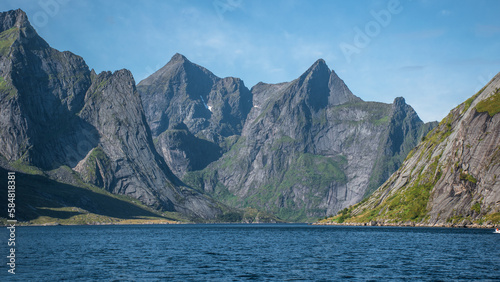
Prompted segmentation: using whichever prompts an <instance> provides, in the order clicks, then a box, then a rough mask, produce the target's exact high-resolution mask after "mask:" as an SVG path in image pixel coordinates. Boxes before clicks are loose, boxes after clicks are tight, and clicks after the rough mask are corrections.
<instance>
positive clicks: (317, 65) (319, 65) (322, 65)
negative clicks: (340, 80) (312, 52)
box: [304, 59, 331, 75]
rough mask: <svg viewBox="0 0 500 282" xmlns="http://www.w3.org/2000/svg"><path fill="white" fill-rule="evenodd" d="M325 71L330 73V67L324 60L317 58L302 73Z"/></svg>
mask: <svg viewBox="0 0 500 282" xmlns="http://www.w3.org/2000/svg"><path fill="white" fill-rule="evenodd" d="M318 72H325V73H328V75H330V72H331V71H330V68H328V65H327V64H326V62H325V60H323V59H318V60H317V61H316V62H314V64H313V65H312V66H311V67H310V68H309V69H308V70H307V71H306V72H305V73H304V75H309V74H312V73H318Z"/></svg>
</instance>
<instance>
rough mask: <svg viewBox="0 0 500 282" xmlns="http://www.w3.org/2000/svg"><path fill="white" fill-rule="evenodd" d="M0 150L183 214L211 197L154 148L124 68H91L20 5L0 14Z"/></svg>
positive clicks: (208, 206) (206, 209)
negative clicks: (44, 35)
mask: <svg viewBox="0 0 500 282" xmlns="http://www.w3.org/2000/svg"><path fill="white" fill-rule="evenodd" d="M0 24H1V28H2V30H0V46H1V53H0V75H1V78H0V79H1V81H0V101H1V103H0V107H1V108H0V128H1V129H0V130H1V132H0V136H1V138H0V147H1V148H0V154H1V155H2V156H3V157H4V158H5V159H6V160H7V161H8V162H9V163H10V165H12V166H14V167H16V166H17V167H22V166H23V165H24V166H26V165H29V166H33V167H38V168H39V169H41V170H42V171H44V174H45V175H47V176H53V177H56V176H57V175H60V174H61V172H58V171H60V170H61V169H62V168H63V167H69V168H71V169H73V170H74V171H75V172H78V174H79V177H80V178H81V179H83V180H84V181H85V182H87V183H89V184H93V185H96V186H99V187H102V188H104V189H106V190H108V191H110V192H113V193H116V194H125V195H129V196H132V197H134V198H137V199H139V200H141V201H142V202H144V203H145V204H147V205H149V206H153V207H157V208H160V209H163V210H168V211H179V212H182V213H184V214H186V215H189V216H196V217H202V218H214V217H215V216H217V215H218V214H220V210H219V209H218V208H217V207H216V206H217V204H216V203H215V202H213V201H212V200H209V199H208V198H207V197H205V196H203V195H201V194H200V193H197V192H195V191H194V190H192V189H190V188H187V187H184V186H183V184H182V182H181V181H180V180H178V179H177V178H176V177H175V176H174V175H173V174H172V172H171V171H170V170H169V168H168V166H167V165H166V164H165V162H164V160H163V159H162V158H161V157H160V156H159V155H158V154H157V152H156V150H155V148H154V144H153V139H152V136H151V132H150V130H149V127H148V125H147V122H146V117H145V115H144V111H143V108H142V104H141V101H140V97H139V95H138V93H137V91H136V87H135V82H134V79H133V77H132V75H131V73H130V72H129V71H127V70H120V71H117V72H114V73H111V72H103V73H101V74H99V75H96V74H95V73H94V72H93V71H90V70H89V68H88V66H87V65H86V64H85V62H84V61H83V59H82V58H80V57H78V56H76V55H74V54H72V53H70V52H59V51H57V50H55V49H53V48H50V46H49V45H48V44H47V43H46V42H45V41H44V40H43V39H41V38H40V37H39V36H38V35H37V34H36V32H35V30H34V29H33V28H32V27H31V25H30V24H29V22H28V20H27V18H26V14H25V13H24V12H23V11H21V10H16V11H9V12H5V13H1V14H0Z"/></svg>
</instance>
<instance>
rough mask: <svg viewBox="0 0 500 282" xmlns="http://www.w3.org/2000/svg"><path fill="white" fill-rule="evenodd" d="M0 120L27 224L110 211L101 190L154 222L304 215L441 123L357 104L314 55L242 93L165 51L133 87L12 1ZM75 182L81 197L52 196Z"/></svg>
mask: <svg viewBox="0 0 500 282" xmlns="http://www.w3.org/2000/svg"><path fill="white" fill-rule="evenodd" d="M482 98H483V97H482V96H479V98H477V99H475V100H474V103H477V101H479V99H482ZM471 103H472V102H471ZM474 103H473V104H474ZM474 105H475V104H474ZM474 105H473V106H472V107H474ZM480 122H485V121H483V120H480V121H477V123H480ZM0 124H1V127H0V130H1V131H0V166H1V167H2V168H3V169H2V172H3V173H6V171H11V170H15V171H18V172H19V173H20V174H21V173H22V175H24V177H25V178H29V179H31V180H32V181H31V182H32V183H31V184H30V187H31V188H32V189H31V190H30V191H32V193H34V194H36V197H32V198H31V197H27V199H26V201H24V202H23V201H22V200H19V201H20V204H21V205H23V209H22V210H24V209H25V211H21V212H20V214H19V217H20V220H25V221H33V222H36V220H37V218H40V217H43V216H45V215H47V216H49V217H50V215H48V214H47V210H51V211H52V212H54V211H56V210H57V211H58V212H61V211H62V210H64V209H66V208H67V207H72V209H73V210H77V211H78V212H74V213H76V214H78V215H82V214H99V215H103V216H108V214H106V213H107V212H105V211H104V210H105V208H104V207H102V205H103V203H106V201H105V200H102V199H101V198H102V197H104V196H105V197H109V199H112V200H110V201H113V202H114V203H115V205H116V206H119V204H118V203H117V202H116V201H123V205H124V207H125V206H127V207H130V205H135V206H136V207H137V208H139V209H141V210H147V211H148V212H151V213H152V214H154V215H155V216H158V217H163V218H165V217H166V215H169V216H172V215H174V214H175V216H173V217H175V218H180V220H191V221H219V222H220V221H231V222H276V221H280V220H284V221H292V222H310V221H314V220H316V219H318V218H320V217H325V216H328V215H334V214H336V213H337V212H338V211H341V210H344V211H345V209H346V208H348V207H351V206H353V205H355V204H357V203H359V202H360V201H362V200H363V199H366V197H368V196H369V195H371V194H372V193H373V191H375V190H376V189H377V188H378V187H379V186H381V185H382V184H384V183H385V184H384V185H387V183H388V182H387V181H391V179H392V180H394V179H396V176H394V175H392V174H393V173H394V172H396V174H397V173H398V169H401V168H400V167H401V165H402V164H403V162H404V160H405V159H406V158H407V156H408V154H410V157H415V155H416V154H415V152H416V150H419V148H420V147H421V146H423V145H422V143H420V145H419V147H417V149H414V148H415V146H417V145H418V144H419V142H420V141H421V140H422V139H425V140H424V141H423V142H424V143H425V142H430V141H429V140H434V139H435V138H434V139H433V138H432V136H433V135H432V132H438V131H439V132H441V131H442V130H444V129H443V128H442V127H443V125H442V123H441V124H439V125H438V123H437V122H431V123H424V122H422V121H421V120H420V118H419V117H418V115H417V113H416V112H415V111H414V110H413V108H412V107H411V106H409V105H407V104H406V103H405V100H404V98H402V97H398V98H395V100H394V102H393V103H392V104H386V103H378V102H366V101H363V100H362V99H360V98H359V97H357V96H355V95H354V94H353V93H352V92H351V91H350V90H349V88H348V87H347V85H346V84H345V83H344V82H343V81H342V80H341V79H340V78H339V77H338V75H337V74H336V73H335V72H334V71H333V70H331V69H330V68H329V67H328V66H327V65H326V63H325V61H324V60H322V59H319V60H317V61H316V62H315V63H314V64H313V65H312V66H311V67H310V68H309V69H308V70H306V71H305V72H304V73H303V74H302V75H301V76H300V77H299V78H297V79H295V80H293V81H291V82H284V83H278V84H266V83H262V82H261V83H258V84H257V85H255V86H253V87H251V88H250V89H249V88H247V87H246V86H245V84H244V82H243V81H242V80H241V79H239V78H234V77H226V78H219V77H217V76H216V75H214V74H213V73H211V72H210V71H209V70H207V69H205V68H203V67H201V66H199V65H197V64H195V63H192V62H190V61H189V60H188V59H187V58H186V57H184V56H183V55H181V54H175V55H174V56H173V57H172V59H171V60H170V61H169V62H168V63H167V64H166V65H165V66H164V67H162V68H161V69H159V70H158V71H156V72H155V73H153V74H152V75H151V76H149V77H147V78H146V79H144V80H142V81H141V82H139V83H138V84H137V86H136V84H135V81H134V78H133V76H132V74H131V73H130V71H128V70H119V71H115V72H102V73H99V74H97V73H96V72H95V71H94V70H91V69H89V67H88V66H87V65H86V63H85V61H84V60H83V59H82V58H81V57H79V56H77V55H75V54H73V53H71V52H68V51H66V52H59V51H57V50H55V49H53V48H51V47H50V46H49V45H48V44H47V43H46V42H45V41H44V40H43V39H42V38H41V37H40V36H39V35H38V34H37V33H36V31H35V30H34V28H33V27H32V26H31V25H30V23H29V21H28V19H27V16H26V14H25V13H24V12H23V11H22V10H15V11H8V12H3V13H1V14H0ZM446 124H448V123H446ZM451 124H452V122H451V121H450V126H452V125H451ZM453 125H454V123H453ZM476 125H477V124H476ZM436 126H437V127H436ZM445 126H447V125H445ZM492 126H493V127H494V125H492ZM431 130H432V131H431ZM490 131H491V130H490ZM429 132H431V133H429ZM450 136H451V135H450ZM488 138H492V135H489V137H488ZM483 139H484V138H483ZM488 140H489V139H488ZM492 142H494V141H492ZM497 144H498V143H497ZM492 146H493V145H492ZM412 150H413V151H412ZM410 152H412V153H410ZM419 156H420V155H419ZM422 158H423V157H422ZM422 158H421V159H420V161H421V160H422ZM432 160H433V159H432ZM417 161H418V160H415V161H414V162H417ZM425 161H429V160H427V159H425ZM407 162H408V161H406V162H405V164H406V163H407ZM403 166H405V165H403ZM460 169H461V171H460V175H462V176H460V175H459V177H462V178H463V177H466V178H467V177H468V176H469V175H478V173H479V172H475V171H474V172H471V170H470V169H471V166H467V167H466V163H464V164H462V163H460ZM478 170H481V171H482V170H484V168H478ZM391 175H392V176H391ZM463 175H467V176H463ZM388 179H389V180H388ZM492 181H493V180H492ZM494 185H496V184H494ZM54 187H61V188H60V189H59V188H58V189H54ZM383 187H385V186H383ZM487 187H489V186H488V185H487ZM2 188H3V187H2ZM75 188H78V189H77V190H78V191H83V190H84V191H86V192H85V193H86V200H84V201H82V200H81V199H75V197H68V196H62V195H59V194H57V193H60V192H61V189H69V190H68V191H70V190H71V191H73V190H74V189H75ZM5 189H6V187H5ZM19 189H23V188H21V187H20V188H19ZM72 189H73V190H72ZM81 189H83V190H81ZM380 189H382V188H380ZM380 189H379V190H377V192H376V193H375V194H374V195H377V193H379V192H378V191H381V190H380ZM485 189H486V188H485ZM75 191H76V190H75ZM96 193H98V194H99V195H101V196H102V197H101V196H100V197H101V198H100V200H99V201H98V203H97V200H96V201H94V198H93V196H92V195H95V194H96ZM56 194H57V195H56ZM103 195H104V196H103ZM117 195H118V196H117ZM120 195H123V196H120ZM35 198H36V200H34V199H35ZM370 199H371V198H370ZM433 199H434V198H433ZM435 200H436V201H439V204H438V205H439V206H441V205H442V204H443V201H446V199H444V198H440V197H438V196H437V194H436V198H435ZM467 200H468V199H463V201H464V202H465V201H467ZM469 200H470V199H469ZM476 200H477V201H479V200H478V199H476ZM482 201H483V202H481V203H485V201H486V200H482ZM49 203H50V204H49ZM365 203H366V200H365ZM436 203H438V202H436ZM104 205H105V204H104ZM124 209H125V208H124ZM446 209H448V207H447V208H446ZM28 210H29V212H28ZM74 213H73V214H71V213H69V214H67V215H66V216H67V217H72V216H75V215H74ZM141 213H142V212H141ZM142 214H144V213H142ZM442 214H443V212H441V213H440V215H442ZM127 216H129V217H130V216H132V215H130V214H128V215H127ZM150 216H151V214H150ZM60 217H61V216H55V218H56V221H57V218H60ZM437 218H439V216H438V217H437Z"/></svg>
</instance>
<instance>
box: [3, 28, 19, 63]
mask: <svg viewBox="0 0 500 282" xmlns="http://www.w3.org/2000/svg"><path fill="white" fill-rule="evenodd" d="M18 34H19V28H17V27H13V28H10V29H7V30H5V31H4V32H2V33H0V56H5V55H7V54H8V52H9V50H10V47H11V46H12V44H13V43H14V41H16V39H17V37H18Z"/></svg>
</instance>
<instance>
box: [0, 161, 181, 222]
mask: <svg viewBox="0 0 500 282" xmlns="http://www.w3.org/2000/svg"><path fill="white" fill-rule="evenodd" d="M67 169H68V170H69V168H67ZM16 170H19V168H16ZM23 171H24V172H27V173H23V172H16V199H15V204H16V218H17V220H18V221H21V222H22V223H26V224H110V223H114V224H134V223H175V222H177V221H179V220H184V221H186V219H184V218H182V217H180V216H179V215H178V214H177V213H160V212H158V211H155V210H153V209H150V208H149V207H147V206H144V205H143V204H141V203H140V202H139V201H138V200H136V199H133V198H130V197H127V196H121V195H113V194H111V193H109V192H107V191H104V190H102V189H100V188H97V187H95V186H91V185H88V184H84V183H83V182H82V183H80V184H78V185H68V184H64V183H60V182H58V181H55V180H52V179H49V178H48V177H46V176H43V175H40V174H41V172H40V171H38V170H36V169H34V168H33V169H30V167H23ZM7 172H8V171H7V170H6V169H4V168H1V167H0V193H1V195H2V199H4V200H3V202H4V203H5V202H6V200H7ZM0 217H1V218H0V222H1V223H3V224H5V222H6V218H7V208H3V209H2V210H1V211H0Z"/></svg>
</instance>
